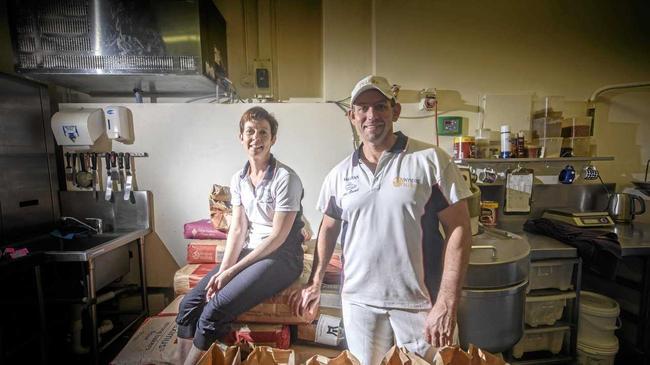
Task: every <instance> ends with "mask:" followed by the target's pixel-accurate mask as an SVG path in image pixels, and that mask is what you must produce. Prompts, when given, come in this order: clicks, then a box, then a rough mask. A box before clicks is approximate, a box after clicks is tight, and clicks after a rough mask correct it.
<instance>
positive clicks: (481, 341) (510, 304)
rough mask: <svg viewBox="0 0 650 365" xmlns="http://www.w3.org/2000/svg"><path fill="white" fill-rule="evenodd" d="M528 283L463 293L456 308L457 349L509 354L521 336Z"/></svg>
mask: <svg viewBox="0 0 650 365" xmlns="http://www.w3.org/2000/svg"><path fill="white" fill-rule="evenodd" d="M527 285H528V281H524V282H522V283H520V284H518V285H515V286H511V287H507V288H503V289H477V290H472V289H463V292H462V294H461V298H460V304H459V307H458V330H459V337H460V345H461V346H462V347H463V348H468V346H469V344H470V343H471V344H474V345H475V346H478V347H479V348H481V349H484V350H486V351H489V352H491V353H499V352H503V351H506V350H509V349H510V348H512V346H514V345H515V344H516V343H517V342H518V341H519V340H520V339H521V336H522V335H523V333H524V307H525V305H526V286H527Z"/></svg>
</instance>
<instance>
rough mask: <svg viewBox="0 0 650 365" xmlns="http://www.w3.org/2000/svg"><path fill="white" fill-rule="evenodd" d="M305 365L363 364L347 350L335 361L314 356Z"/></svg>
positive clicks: (334, 359)
mask: <svg viewBox="0 0 650 365" xmlns="http://www.w3.org/2000/svg"><path fill="white" fill-rule="evenodd" d="M305 365H361V362H359V359H357V358H356V357H354V355H352V353H350V351H348V350H345V351H343V352H341V354H340V355H339V356H337V357H335V358H333V359H330V358H328V357H326V356H322V355H314V356H312V357H311V358H309V359H308V360H307V362H305Z"/></svg>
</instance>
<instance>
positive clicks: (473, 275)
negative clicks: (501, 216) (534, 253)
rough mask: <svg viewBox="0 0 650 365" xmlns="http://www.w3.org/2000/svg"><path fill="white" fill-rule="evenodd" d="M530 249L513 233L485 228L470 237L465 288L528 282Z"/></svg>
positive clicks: (500, 286) (524, 241) (504, 285)
mask: <svg viewBox="0 0 650 365" xmlns="http://www.w3.org/2000/svg"><path fill="white" fill-rule="evenodd" d="M529 268H530V245H529V244H528V240H526V239H525V238H524V237H522V236H519V235H516V234H514V233H510V232H506V231H501V230H496V229H491V228H484V229H483V232H482V233H480V234H478V235H476V236H473V237H472V252H471V254H470V257H469V266H468V267H467V275H465V285H463V287H464V288H471V289H494V288H504V287H508V286H513V285H517V284H519V283H521V282H522V281H526V280H528V269H529Z"/></svg>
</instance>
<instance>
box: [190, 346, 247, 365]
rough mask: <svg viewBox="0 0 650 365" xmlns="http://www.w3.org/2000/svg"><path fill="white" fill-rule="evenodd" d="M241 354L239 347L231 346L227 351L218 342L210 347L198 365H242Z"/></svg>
mask: <svg viewBox="0 0 650 365" xmlns="http://www.w3.org/2000/svg"><path fill="white" fill-rule="evenodd" d="M240 364H241V354H240V352H239V347H236V346H230V347H227V348H226V349H225V350H223V349H222V347H221V346H220V345H218V344H217V343H216V342H215V343H213V344H212V346H210V348H209V349H208V351H206V352H205V353H204V354H203V356H202V357H201V359H200V360H199V362H198V363H197V365H240Z"/></svg>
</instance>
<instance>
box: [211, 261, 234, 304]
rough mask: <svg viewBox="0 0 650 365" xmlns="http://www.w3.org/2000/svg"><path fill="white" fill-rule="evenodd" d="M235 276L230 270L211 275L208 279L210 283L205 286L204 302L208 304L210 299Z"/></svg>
mask: <svg viewBox="0 0 650 365" xmlns="http://www.w3.org/2000/svg"><path fill="white" fill-rule="evenodd" d="M234 276H235V271H234V270H232V268H230V269H226V270H224V271H219V272H218V273H216V274H214V275H212V277H211V278H210V281H208V285H206V287H205V289H206V293H205V301H206V302H209V301H210V299H212V297H213V296H214V295H215V294H217V292H218V291H219V290H221V289H222V288H223V287H224V286H226V284H228V283H229V282H230V280H232V278H233V277H234Z"/></svg>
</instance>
